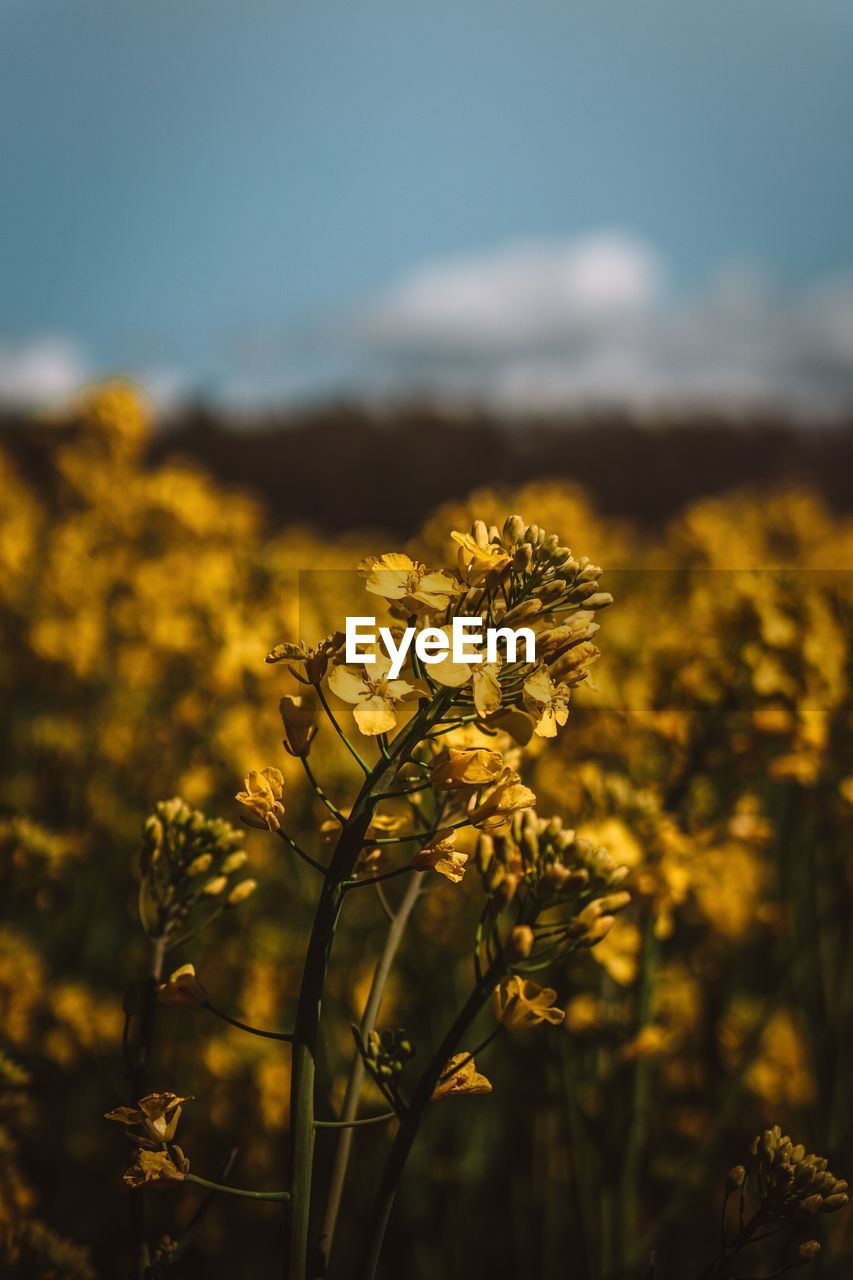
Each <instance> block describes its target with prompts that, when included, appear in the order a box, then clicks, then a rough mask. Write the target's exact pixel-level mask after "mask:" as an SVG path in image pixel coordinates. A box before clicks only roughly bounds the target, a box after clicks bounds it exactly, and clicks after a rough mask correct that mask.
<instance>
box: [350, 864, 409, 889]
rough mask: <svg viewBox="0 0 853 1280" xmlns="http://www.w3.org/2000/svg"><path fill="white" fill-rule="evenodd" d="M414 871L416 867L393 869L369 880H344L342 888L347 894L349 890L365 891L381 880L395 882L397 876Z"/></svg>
mask: <svg viewBox="0 0 853 1280" xmlns="http://www.w3.org/2000/svg"><path fill="white" fill-rule="evenodd" d="M415 870H417V868H416V867H395V868H394V870H393V871H383V873H382V875H381V876H371V877H370V879H364V880H345V881H344V883H343V885H342V888H344V889H345V890H346V891H347V893H349V891H350V889H365V888H367V887H368V886H370V885H372V884H381V883H382V881H383V880H396V878H397V876H405V875H408V874H409V872H410V871H415Z"/></svg>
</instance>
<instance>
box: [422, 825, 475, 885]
mask: <svg viewBox="0 0 853 1280" xmlns="http://www.w3.org/2000/svg"><path fill="white" fill-rule="evenodd" d="M455 845H456V832H455V831H436V833H435V835H434V836H433V838H432V840H431V841H430V843H429V844H428V845H427V846H426V848H424V849H420V850H419V851H418V852H417V853H416V854H415V856H414V857H413V858H412V864H411V865H412V866H413V867H414V868H415V870H416V871H429V870H432V871H437V872H438V874H439V875H440V876H445V877H446V878H447V879H448V880H452V881H453V883H454V884H458V883H459V881H460V880H461V879H462V877H463V876H464V874H465V863H466V862H467V861H468V854H467V853H462V852H461V851H460V850H459V849H457V848H456V847H455Z"/></svg>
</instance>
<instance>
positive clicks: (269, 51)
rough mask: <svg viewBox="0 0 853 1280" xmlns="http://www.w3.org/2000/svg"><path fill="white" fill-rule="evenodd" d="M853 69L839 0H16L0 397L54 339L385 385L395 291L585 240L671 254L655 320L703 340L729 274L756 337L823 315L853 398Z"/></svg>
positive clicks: (428, 361)
mask: <svg viewBox="0 0 853 1280" xmlns="http://www.w3.org/2000/svg"><path fill="white" fill-rule="evenodd" d="M851 63H853V6H851V5H850V4H849V0H715V3H714V4H712V5H709V4H705V3H699V2H698V0H595V3H591V2H590V0H525V3H519V0H512V2H508V0H430V3H429V4H414V3H411V2H409V0H322V2H320V3H318V2H317V0H314V2H313V3H309V2H307V0H306V3H302V4H295V3H289V2H288V0H229V2H228V3H226V2H225V0H177V2H176V0H73V3H68V0H0V152H2V156H3V173H4V184H3V186H4V194H3V199H2V202H0V389H2V385H3V378H4V376H5V378H6V382H7V383H9V384H10V385H11V386H12V388H13V389H14V387H15V385H16V383H15V377H16V368H24V367H25V366H26V362H27V360H28V359H29V360H30V362H31V364H32V365H33V368H34V369H35V370H36V372H35V373H34V375H33V376H34V378H35V380H36V382H37V381H38V363H39V362H38V358H37V356H38V352H39V351H42V352H43V353H47V354H46V355H45V359H47V364H48V366H49V364H50V360H49V359H48V357H49V356H50V353H51V352H52V353H53V359H54V361H57V360H58V361H60V363H61V360H62V359H65V360H66V362H67V366H68V368H67V371H66V372H67V375H68V376H69V377H73V376H74V375H75V374H76V373H77V372H80V373H84V372H92V373H97V372H100V371H102V370H104V369H107V368H112V367H127V368H129V369H133V370H136V371H140V372H143V373H146V372H147V373H150V376H151V377H152V379H154V380H156V378H158V377H159V378H161V379H162V380H163V384H164V386H165V385H166V384H167V383H168V381H169V379H172V380H173V382H174V383H175V385H180V386H181V387H183V388H185V389H192V388H199V389H202V390H204V391H206V392H208V393H210V394H216V393H221V394H224V395H227V394H229V392H232V391H233V392H235V393H236V394H240V393H241V392H245V393H246V394H248V395H251V394H252V386H253V384H255V387H256V389H257V390H258V391H259V394H261V395H263V394H264V389H265V388H266V389H267V390H268V391H269V394H270V395H272V396H275V395H278V394H282V395H287V394H289V393H290V392H293V393H300V392H302V391H303V390H305V389H306V388H307V389H319V390H321V391H322V390H327V389H330V388H333V387H334V386H336V385H339V383H340V381H341V380H343V381H346V380H347V379H350V380H351V381H353V383H358V382H359V379H361V382H362V384H363V385H364V386H366V387H368V388H370V387H371V386H372V385H377V386H379V385H382V386H384V385H393V386H397V385H400V380H401V379H403V381H404V379H405V376H409V375H405V374H404V373H403V372H401V368H402V366H400V365H399V362H396V363H395V361H396V355H395V353H394V352H390V351H389V342H388V340H387V330H388V328H389V325H390V330H391V332H392V334H393V313H392V315H391V317H390V319H389V325H386V336H385V337H384V338H382V337H381V335H380V336H377V333H378V330H377V328H376V326H375V325H371V324H369V323H365V317H367V318H368V319H369V318H370V317H372V316H373V315H374V312H375V309H376V307H379V308H380V309H381V308H382V307H383V306H385V304H386V302H387V300H388V299H389V298H392V299H393V298H395V297H398V296H399V293H400V290H403V291H405V290H406V289H407V287H408V284H407V282H412V281H415V282H416V281H417V280H419V279H422V277H423V273H424V272H429V271H432V270H433V268H435V269H437V270H438V271H439V277H440V278H442V279H444V280H445V281H447V280H448V279H450V287H451V288H453V287H455V286H454V284H453V280H454V279H456V283H457V284H458V276H457V277H453V273H452V271H451V272H450V276H448V270H447V264H448V263H449V264H456V266H457V267H458V268H459V269H460V270H462V272H463V275H464V271H465V270H467V267H468V264H470V263H474V264H479V267H478V270H481V274H482V271H485V272H486V273H488V271H489V270H490V269H491V268H490V267H489V264H490V263H491V264H493V265H494V264H497V270H498V271H499V272H500V270H501V265H500V264H501V263H504V265H505V263H506V256H507V254H509V255H510V256H511V255H513V254H515V255H516V259H513V260H514V261H515V260H517V255H518V253H521V254H522V257H523V254H524V252H526V250H525V246H527V249H528V250H529V248H530V246H534V247H536V252H538V253H540V257H541V253H542V252H546V258H545V259H544V260H543V261H540V262H539V266H538V268H537V269H538V270H539V271H540V272H545V274H547V271H548V266H547V262H548V259H547V253H551V254H553V255H556V256H555V259H554V260H555V262H557V263H558V264H559V263H561V262H565V260H566V255H571V254H572V253H573V252H576V250H577V246H578V245H579V244H580V245H581V246H583V245H588V244H590V243H592V244H593V245H598V246H599V249H600V246H601V244H602V243H611V244H616V245H617V247H619V246H622V248H624V246H625V245H626V244H629V245H631V246H633V249H634V251H635V252H636V253H637V254H638V255H639V256H641V257H642V255H643V254H645V255H646V259H647V265H648V264H652V263H654V264H655V270H656V271H657V273H658V280H657V283H656V284H655V285H654V287H653V288H652V287H650V288H649V290H648V296H647V297H646V299H645V302H644V303H643V307H645V310H644V311H643V316H644V317H645V319H646V320H649V317H650V316H652V315H653V317H654V324H655V325H658V327H660V326H659V323H658V322H659V318H660V312H661V311H662V310H663V309H664V305H665V303H666V301H667V300H675V301H676V302H677V303H678V304H679V305H681V306H686V307H688V309H689V311H690V315H691V317H692V320H693V322H694V324H696V325H698V326H699V328H700V329H701V326H702V324H705V323H707V317H708V309H709V302H708V298H709V294H713V296H714V298H715V299H716V297H717V293H718V283H719V281H720V280H721V279H722V280H724V281H729V282H731V280H732V279H735V278H736V279H737V282H738V284H737V288H738V289H740V290H741V292H742V291H743V289H744V288H746V289H747V292H748V293H750V298H751V301H750V303H749V308H748V310H749V316H748V317H747V318H746V319H745V320H744V323H745V324H746V327H747V328H748V329H750V330H751V329H752V328H755V327H756V326H760V325H761V324H765V325H766V324H767V323H769V322H770V321H771V319H772V315H773V314H774V313H776V312H778V310H779V308H780V307H782V308H784V307H790V308H792V309H793V310H792V321H791V325H792V326H793V328H795V329H796V330H797V332H798V333H799V332H800V330H801V329H802V328H803V325H804V324H807V321H808V316H809V315H810V314H811V312H812V311H814V309H815V308H816V307H825V299H826V296H827V295H828V294H829V295H831V297H832V298H833V299H834V301H833V304H832V305H833V306H834V307H835V308H836V310H835V311H834V312H833V316H834V317H835V322H837V320H838V316H839V315H840V317H841V323H842V326H843V327H844V334H845V336H844V341H843V343H842V350H841V353H840V359H841V372H842V373H843V372H844V369H845V368H846V364H845V362H846V361H847V360H848V355H849V359H850V362H851V385H853V337H851V341H850V344H848V343H847V329H846V326H847V324H848V321H849V322H850V324H851V325H853V310H851V308H853V293H851V292H850V283H849V282H850V278H851V273H853V165H851V163H850V154H851V153H850V146H851V139H853V76H851V75H850V66H851ZM600 237H605V240H603V241H602V240H601V239H600ZM607 237H609V240H608V239H607ZM599 257H600V255H599ZM442 272H443V273H444V274H443V276H442V275H441V273H442ZM757 281H760V288H759V287H758V285H757V284H756V282H757ZM750 291H751V292H750ZM756 291H757V292H759V293H761V302H760V305H757V306H756V302H755V295H756ZM546 292H547V290H546ZM731 292H732V291H731V289H729V294H731ZM840 295H843V296H842V302H841V303H839V302H838V298H839V296H840ZM848 295H849V296H848ZM488 296H489V297H490V298H492V297H493V296H494V295H493V293H489V294H488ZM501 296H503V295H501ZM573 296H574V295H573ZM727 296H728V295H727ZM515 297H516V295H515V294H513V293H512V292H511V291H510V293H509V294H508V295H506V300H505V305H506V306H507V307H508V308H510V307H512V306H513V305H514V299H515ZM528 301H529V303H530V305H531V306H532V307H534V308H536V307H537V306H543V307H545V309H546V310H547V299H546V298H545V297H544V295H542V294H541V293H540V294H534V295H533V296H532V299H530V298H529V299H528ZM571 305H572V306H576V300H575V302H573V303H572V304H571ZM714 306H716V302H715V303H714ZM839 307H840V308H841V310H840V311H839V310H838V308H839ZM759 313H760V315H761V317H763V319H760V318H759ZM572 314H573V315H574V312H573V313H572ZM697 317H698V318H697ZM564 318H565V317H564ZM472 323H473V324H474V329H476V317H474V320H473V321H472ZM774 323H775V322H774ZM821 324H822V325H823V329H822V330H821V332H823V331H824V330H827V328H828V322H827V319H826V315H825V313H824V312H821ZM539 327H540V328H541V326H539ZM617 327H618V326H617ZM648 327H649V325H644V324H641V322H640V320H638V319H635V322H634V329H635V330H639V329H640V328H642V329H643V332H644V333H645V332H646V330H647V328H648ZM790 327H791V326H790V325H789V326H788V328H790ZM380 328H381V326H380ZM416 328H417V326H416ZM564 328H565V326H564ZM629 328H630V326H629ZM664 331H665V333H668V334H669V335H670V336H669V337H668V338H666V337H661V338H659V339H656V341H657V342H658V346H657V347H656V351H662V350H663V347H662V346H661V344H665V343H666V342H669V343H670V345H671V341H672V333H673V326H672V324H670V327H669V329H666V326H664ZM365 332H366V333H367V337H366V338H365ZM419 332H420V331H418V333H419ZM537 332H538V330H537ZM562 332H563V330H562V329H561V333H562ZM621 332H622V334H623V336H622V338H621V339H620V344H619V349H620V350H622V349H623V348H624V347H625V344H626V342H628V338H627V337H625V334H626V332H627V330H626V329H625V326H624V324H623V328H622V331H621ZM703 332H704V330H703ZM786 332H787V329H786ZM418 333H414V334H413V337H412V346H411V350H410V351H409V353H408V359H407V361H406V362H404V363H405V368H406V369H408V370H410V371H411V370H412V369H415V370H421V371H425V372H424V375H423V376H424V379H425V381H426V382H428V383H429V382H432V381H435V382H436V385H439V384H441V381H442V378H445V380H446V362H445V366H444V367H445V373H444V374H442V372H441V368H440V367H439V364H437V363H436V361H435V359H434V352H433V350H432V347H429V350H427V349H423V350H421V348H420V347H419V346H418V342H419V341H421V338H422V336H423V335H421V338H419V337H418ZM607 333H608V335H609V334H610V333H611V328H610V327H608V328H607ZM474 336H475V338H476V334H475V335H474ZM563 336H564V337H565V334H564V335H563ZM757 336H758V337H759V338H761V339H762V342H764V345H765V346H766V344H767V342H770V343H771V345H772V344H773V343H776V344H779V343H780V342H781V341H782V339H781V338H780V336H779V335H778V334H777V333H776V332H775V330H774V331H773V333H771V334H770V335H769V336H766V335H765V334H764V332H763V331H762V332H761V333H760V334H758V335H757ZM525 341H526V342H527V343H528V346H529V341H530V334H529V332H528V333H527V337H526V338H525ZM608 341H609V338H608ZM632 341H633V340H632ZM786 341H788V342H790V334H788V336H787V338H786ZM393 345H394V344H393V343H391V344H390V346H393ZM465 345H466V344H465V343H462V344H461V347H460V348H459V350H461V349H462V348H464V347H465ZM474 345H475V346H477V345H478V343H477V342H476V341H475V342H474ZM522 345H523V344H522ZM848 345H849V346H850V351H849V352H848ZM427 346H429V344H427ZM631 350H632V353H633V355H632V359H635V358H636V351H635V349H634V347H632V348H631ZM774 352H776V355H775V356H774V361H775V363H776V364H777V365H778V364H780V363H785V362H786V361H789V360H794V361H796V359H797V357H798V352H799V348H797V351H793V350H792V349H791V348H790V346H785V345H784V344H783V345H782V346H779V348H778V352H777V348H776V347H774ZM34 353H35V354H34ZM528 354H529V353H528ZM835 354H836V356H838V353H837V352H836V353H835ZM501 359H502V360H503V359H504V357H503V356H502V357H501ZM661 359H662V357H660V358H658V364H657V365H656V370H657V372H656V377H657V378H658V382H656V383H655V384H654V385H655V386H657V385H658V383H659V382H660V379H663V381H664V382H665V381H666V378H667V376H669V375H668V374H667V373H666V370H665V368H664V367H663V366H662V365H661V363H660V361H661ZM679 360H682V357H681V356H679ZM774 361H771V363H773V362H774ZM439 363H440V362H439ZM487 363H488V370H486V369H485V367H484V366H483V364H482V361H479V362H478V365H477V368H478V372H477V375H476V377H473V374H472V378H473V381H471V383H470V386H471V387H473V388H474V389H476V387H477V385H478V384H477V379H478V378H480V379H482V378H484V377H489V378H491V376H492V374H493V372H494V364H493V362H492V363H489V362H487ZM724 363H725V362H724ZM664 365H665V361H664ZM392 366H393V367H392ZM501 367H503V366H501ZM607 367H609V366H607ZM389 370H390V372H389ZM4 371H5V373H4ZM48 372H49V368H48ZM717 372H718V374H719V370H718V371H717ZM411 376H412V377H413V378H414V380H415V381H417V375H416V374H414V375H411ZM277 378H278V381H276V379H277ZM383 379H384V381H383ZM395 379H396V382H395ZM60 381H61V378H60ZM582 381H583V380H581V383H582ZM617 381H618V379H617ZM759 381H760V380H759ZM842 381H843V379H842ZM19 384H20V386H21V387H24V386H25V384H26V378H24V379H23V381H21V378H20V377H19ZM47 385H48V386H52V385H53V384H51V383H50V379H49V378H48V383H47ZM57 385H58V384H57ZM461 385H462V386H463V389H468V384H466V383H465V382H464V380H463V382H462V384H461ZM571 385H572V384H571V379H570V380H569V386H571ZM712 385H716V384H715V383H713V380H712ZM762 385H763V384H762Z"/></svg>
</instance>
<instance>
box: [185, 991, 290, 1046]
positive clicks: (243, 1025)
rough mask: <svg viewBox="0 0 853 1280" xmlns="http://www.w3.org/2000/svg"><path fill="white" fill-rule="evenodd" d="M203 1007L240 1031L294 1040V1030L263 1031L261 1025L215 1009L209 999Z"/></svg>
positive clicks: (265, 1036) (271, 1038) (268, 1037)
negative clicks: (252, 1025)
mask: <svg viewBox="0 0 853 1280" xmlns="http://www.w3.org/2000/svg"><path fill="white" fill-rule="evenodd" d="M202 1008H203V1009H207V1011H208V1013H214V1014H216V1016H217V1018H221V1019H222V1021H223V1022H227V1023H229V1025H230V1026H232V1027H237V1028H238V1030H240V1031H248V1033H249V1035H252V1036H263V1037H264V1039H266V1040H285V1041H288V1042H290V1041H292V1040H293V1032H292V1031H262V1030H261V1028H260V1027H250V1026H249V1024H248V1023H247V1022H241V1021H240V1019H239V1018H232V1017H230V1016H229V1014H227V1013H223V1012H222V1010H221V1009H214V1007H213V1005H212V1004H211V1003H210V1001H209V1000H208V1002H207V1004H204V1005H202Z"/></svg>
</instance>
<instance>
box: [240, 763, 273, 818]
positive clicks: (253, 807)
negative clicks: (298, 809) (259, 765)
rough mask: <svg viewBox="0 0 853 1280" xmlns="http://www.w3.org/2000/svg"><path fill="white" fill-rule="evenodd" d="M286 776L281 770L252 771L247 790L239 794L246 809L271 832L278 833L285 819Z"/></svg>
mask: <svg viewBox="0 0 853 1280" xmlns="http://www.w3.org/2000/svg"><path fill="white" fill-rule="evenodd" d="M283 793H284V776H283V774H282V772H281V770H280V769H276V768H274V767H270V768H267V769H252V770H251V771H250V772H249V773H248V774H247V775H246V779H245V790H244V791H238V792H237V797H236V798H237V800H238V801H239V802H240V804H241V805H242V806H243V808H244V809H248V810H249V812H250V813H253V814H255V816H256V817H258V818H260V819H261V821H262V822H263V823H265V824H266V826H267V827H268V828H269V830H270V831H278V829H279V827H280V826H281V819H282V818H283V817H284V805H283V803H282V799H281V797H282V795H283Z"/></svg>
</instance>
